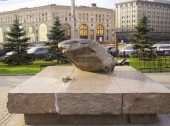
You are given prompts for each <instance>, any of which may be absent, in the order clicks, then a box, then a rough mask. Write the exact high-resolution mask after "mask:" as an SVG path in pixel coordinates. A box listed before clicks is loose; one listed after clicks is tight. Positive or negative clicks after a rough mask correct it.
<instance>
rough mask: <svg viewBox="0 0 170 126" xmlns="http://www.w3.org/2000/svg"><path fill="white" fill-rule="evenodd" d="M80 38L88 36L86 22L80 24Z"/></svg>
mask: <svg viewBox="0 0 170 126" xmlns="http://www.w3.org/2000/svg"><path fill="white" fill-rule="evenodd" d="M80 38H84V39H87V38H88V26H87V25H86V24H82V25H81V26H80Z"/></svg>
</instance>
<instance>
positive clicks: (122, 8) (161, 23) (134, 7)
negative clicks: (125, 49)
mask: <svg viewBox="0 0 170 126" xmlns="http://www.w3.org/2000/svg"><path fill="white" fill-rule="evenodd" d="M143 14H145V15H146V16H147V17H148V19H149V26H150V28H153V29H154V30H153V32H152V33H151V35H152V40H153V41H170V1H167V0H128V1H126V2H122V3H118V4H116V36H117V40H118V41H128V37H129V36H130V34H131V33H133V32H134V30H135V26H136V25H137V24H138V20H139V19H140V18H141V17H142V16H143Z"/></svg>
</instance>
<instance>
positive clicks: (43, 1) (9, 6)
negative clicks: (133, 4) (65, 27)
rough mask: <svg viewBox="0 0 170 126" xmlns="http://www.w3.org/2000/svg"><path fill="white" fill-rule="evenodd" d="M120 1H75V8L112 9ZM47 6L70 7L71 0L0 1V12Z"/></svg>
mask: <svg viewBox="0 0 170 126" xmlns="http://www.w3.org/2000/svg"><path fill="white" fill-rule="evenodd" d="M122 1H125V0H75V3H76V6H79V5H83V6H90V5H91V3H96V4H97V6H98V7H104V8H110V9H113V8H114V4H115V3H119V2H122ZM48 4H57V5H68V6H70V5H71V0H0V12H3V11H9V10H16V9H19V8H24V7H35V6H42V5H48Z"/></svg>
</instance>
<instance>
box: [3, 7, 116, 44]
mask: <svg viewBox="0 0 170 126" xmlns="http://www.w3.org/2000/svg"><path fill="white" fill-rule="evenodd" d="M75 13H76V24H75V25H76V26H75V27H76V28H75V34H76V37H77V38H87V39H93V40H97V41H103V42H109V43H112V42H113V35H112V34H113V30H114V27H115V26H114V24H115V23H114V11H113V10H111V9H106V8H99V7H97V6H96V4H92V5H91V7H86V6H78V7H75ZM16 15H17V17H18V19H19V20H20V23H21V24H22V26H23V27H24V28H25V29H26V31H27V35H28V36H29V37H30V38H31V39H30V42H35V43H37V42H46V41H48V38H47V34H48V32H49V30H50V28H51V26H52V24H53V22H54V20H55V18H56V17H57V16H58V17H59V18H60V21H61V23H62V24H63V26H64V28H65V30H66V33H67V34H68V35H70V36H71V35H72V33H71V29H72V26H71V24H72V23H71V22H72V21H71V20H72V19H71V7H70V6H61V5H55V4H52V5H47V6H41V7H34V8H22V9H19V10H15V11H9V12H1V13H0V43H2V42H4V41H5V40H4V36H5V32H7V31H9V26H10V25H11V24H12V23H13V20H14V19H15V16H16Z"/></svg>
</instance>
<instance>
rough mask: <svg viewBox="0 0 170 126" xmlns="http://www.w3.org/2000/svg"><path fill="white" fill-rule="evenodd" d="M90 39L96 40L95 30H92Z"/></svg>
mask: <svg viewBox="0 0 170 126" xmlns="http://www.w3.org/2000/svg"><path fill="white" fill-rule="evenodd" d="M90 39H92V40H94V30H90Z"/></svg>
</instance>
